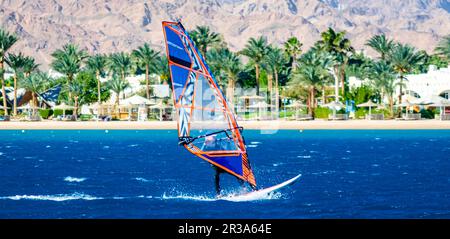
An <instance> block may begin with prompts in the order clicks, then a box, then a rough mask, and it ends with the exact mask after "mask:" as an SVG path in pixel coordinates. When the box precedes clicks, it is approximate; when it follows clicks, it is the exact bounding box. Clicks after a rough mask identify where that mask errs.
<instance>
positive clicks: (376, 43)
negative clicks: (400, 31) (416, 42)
mask: <svg viewBox="0 0 450 239" xmlns="http://www.w3.org/2000/svg"><path fill="white" fill-rule="evenodd" d="M366 45H367V46H370V47H371V48H372V49H374V50H375V51H376V52H378V53H379V54H380V56H381V60H383V61H384V60H386V56H387V55H388V54H389V52H390V51H391V50H392V48H393V47H394V42H393V41H392V40H389V39H387V38H386V35H384V34H382V35H375V36H373V37H372V38H370V39H369V40H368V41H367V43H366Z"/></svg>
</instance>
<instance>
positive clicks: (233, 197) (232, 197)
mask: <svg viewBox="0 0 450 239" xmlns="http://www.w3.org/2000/svg"><path fill="white" fill-rule="evenodd" d="M281 197H282V194H281V193H280V192H271V193H269V194H267V193H263V192H261V193H258V192H255V193H252V194H250V195H246V194H242V195H239V194H237V193H230V194H228V195H226V196H223V197H220V198H216V197H208V196H205V195H189V194H177V195H167V194H166V193H164V194H163V196H162V197H161V199H163V200H192V201H204V202H213V201H230V202H249V201H262V200H273V199H280V198H281Z"/></svg>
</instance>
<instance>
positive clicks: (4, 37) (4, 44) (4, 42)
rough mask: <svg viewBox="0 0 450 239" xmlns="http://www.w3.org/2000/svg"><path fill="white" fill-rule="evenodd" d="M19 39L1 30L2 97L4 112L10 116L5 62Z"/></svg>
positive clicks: (0, 70) (0, 75)
mask: <svg viewBox="0 0 450 239" xmlns="http://www.w3.org/2000/svg"><path fill="white" fill-rule="evenodd" d="M17 40H18V39H17V37H16V36H15V35H13V34H10V33H9V32H7V31H5V30H3V29H1V28H0V81H1V84H2V96H3V111H4V114H5V115H8V108H7V104H6V90H5V79H4V78H5V76H4V73H5V70H4V67H5V66H4V61H5V55H6V52H7V51H8V50H9V49H10V48H11V47H12V46H13V45H14V43H16V42H17Z"/></svg>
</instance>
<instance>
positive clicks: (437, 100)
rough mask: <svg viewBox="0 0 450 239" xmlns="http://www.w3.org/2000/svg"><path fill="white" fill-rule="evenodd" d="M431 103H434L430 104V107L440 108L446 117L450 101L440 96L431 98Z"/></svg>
mask: <svg viewBox="0 0 450 239" xmlns="http://www.w3.org/2000/svg"><path fill="white" fill-rule="evenodd" d="M430 101H431V102H432V104H430V105H429V106H433V107H439V108H440V111H441V115H445V107H447V106H450V100H448V99H446V98H443V97H440V96H438V95H433V96H431V99H430Z"/></svg>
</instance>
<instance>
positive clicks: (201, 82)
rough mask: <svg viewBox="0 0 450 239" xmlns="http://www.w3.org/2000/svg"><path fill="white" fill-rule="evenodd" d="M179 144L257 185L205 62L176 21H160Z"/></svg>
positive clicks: (229, 112)
mask: <svg viewBox="0 0 450 239" xmlns="http://www.w3.org/2000/svg"><path fill="white" fill-rule="evenodd" d="M162 25H163V31H164V36H165V43H166V51H167V59H168V62H169V70H170V74H171V80H172V92H173V99H174V106H175V108H176V111H177V120H178V137H179V140H180V144H183V145H184V146H185V148H186V149H187V150H189V151H190V152H191V153H193V154H194V155H196V156H198V157H200V158H202V159H204V160H206V161H207V162H209V163H211V164H213V165H215V166H217V167H219V168H221V169H223V170H225V171H226V172H228V173H230V174H232V175H234V176H236V177H238V178H241V179H243V180H245V181H247V182H249V183H250V184H251V185H253V186H256V181H255V177H254V175H253V172H252V169H251V166H250V162H249V159H248V157H247V151H246V147H245V142H244V139H243V137H242V135H241V133H242V132H241V131H242V128H241V127H239V125H238V124H237V122H236V119H235V116H234V114H233V112H232V109H231V108H230V107H229V105H228V104H227V101H226V99H225V97H224V95H223V93H222V91H221V90H220V88H219V87H218V84H217V81H216V80H215V78H214V76H213V75H212V74H211V71H210V69H209V67H208V65H207V64H206V61H205V60H204V58H203V57H202V55H201V54H200V52H199V51H198V49H197V48H196V47H195V45H194V42H193V41H192V39H191V38H190V37H189V35H188V33H187V31H186V30H185V29H184V27H183V26H182V25H181V23H179V22H163V23H162Z"/></svg>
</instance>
